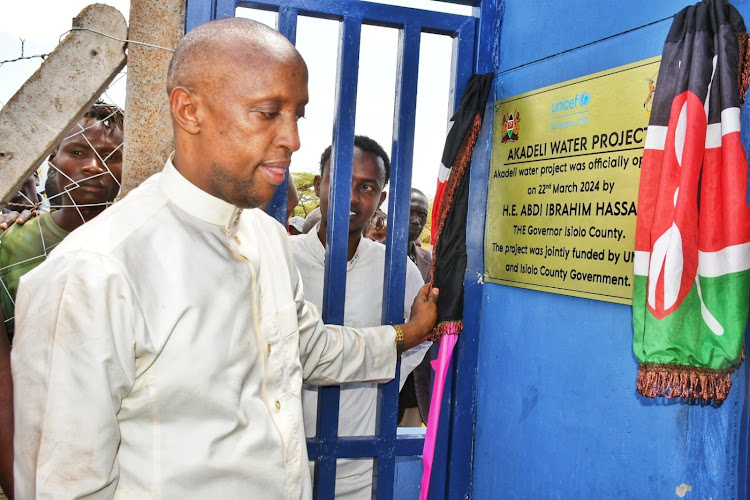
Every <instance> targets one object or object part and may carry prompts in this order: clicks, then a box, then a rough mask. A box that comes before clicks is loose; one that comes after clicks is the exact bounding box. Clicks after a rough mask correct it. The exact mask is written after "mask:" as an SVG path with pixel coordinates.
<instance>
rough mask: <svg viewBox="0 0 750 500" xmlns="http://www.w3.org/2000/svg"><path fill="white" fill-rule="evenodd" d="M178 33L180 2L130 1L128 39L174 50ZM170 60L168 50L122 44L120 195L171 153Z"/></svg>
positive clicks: (182, 27) (181, 20) (180, 30)
mask: <svg viewBox="0 0 750 500" xmlns="http://www.w3.org/2000/svg"><path fill="white" fill-rule="evenodd" d="M184 34H185V0H131V2H130V35H129V37H130V40H136V41H140V42H147V43H150V44H153V45H158V46H160V47H167V48H170V49H174V47H176V46H177V42H179V40H180V38H182V36H183V35H184ZM171 59H172V52H171V51H169V50H164V49H160V48H154V47H148V46H144V45H139V44H135V43H131V44H129V45H128V82H127V96H126V98H125V146H124V151H123V155H124V156H123V167H122V192H121V195H124V194H125V193H127V192H128V191H130V190H131V189H133V188H134V187H136V186H138V185H139V184H140V183H141V182H143V181H144V180H146V179H147V178H148V177H150V176H151V175H153V174H155V173H157V172H159V171H161V169H162V167H163V166H164V161H165V160H166V159H167V156H168V155H169V153H171V152H172V150H173V149H174V140H173V138H172V121H171V118H170V115H169V100H168V96H167V91H166V86H167V69H168V67H169V61H170V60H171Z"/></svg>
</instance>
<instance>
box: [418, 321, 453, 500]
mask: <svg viewBox="0 0 750 500" xmlns="http://www.w3.org/2000/svg"><path fill="white" fill-rule="evenodd" d="M456 342H458V335H443V336H442V337H441V339H440V350H439V351H438V357H437V359H436V360H434V361H432V362H431V363H430V364H431V365H432V369H433V370H435V383H434V385H433V386H432V399H431V400H430V416H429V417H428V419H427V433H426V435H425V438H424V451H423V452H422V465H423V471H422V486H421V488H420V492H419V500H426V499H427V495H428V494H429V490H430V475H431V474H432V461H433V458H434V456H435V438H436V437H437V430H438V424H439V423H440V406H441V404H442V402H443V392H444V390H445V377H446V376H447V375H448V366H449V365H450V362H451V357H452V356H453V348H454V347H455V345H456Z"/></svg>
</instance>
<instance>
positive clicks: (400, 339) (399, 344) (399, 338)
mask: <svg viewBox="0 0 750 500" xmlns="http://www.w3.org/2000/svg"><path fill="white" fill-rule="evenodd" d="M392 326H393V329H394V330H396V356H398V359H401V354H402V353H403V352H404V331H403V330H402V329H401V326H400V325H392Z"/></svg>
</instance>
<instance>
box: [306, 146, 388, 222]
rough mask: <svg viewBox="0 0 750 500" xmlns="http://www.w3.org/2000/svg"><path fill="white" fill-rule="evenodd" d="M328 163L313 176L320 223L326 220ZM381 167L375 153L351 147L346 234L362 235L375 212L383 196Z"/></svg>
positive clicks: (328, 180) (383, 177) (382, 170)
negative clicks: (350, 181) (351, 162)
mask: <svg viewBox="0 0 750 500" xmlns="http://www.w3.org/2000/svg"><path fill="white" fill-rule="evenodd" d="M330 167H331V163H330V160H329V161H328V162H327V163H326V165H325V169H324V170H323V176H322V177H321V176H319V175H317V176H315V182H314V185H315V194H316V195H317V196H318V197H319V198H320V213H321V216H322V220H324V221H326V220H328V191H329V188H330V180H331V175H330V170H331V169H330ZM383 187H385V166H384V164H383V160H382V158H380V157H379V156H378V155H376V154H375V153H370V152H368V151H362V150H361V149H359V148H358V147H356V146H355V147H354V155H353V164H352V195H351V201H350V204H349V234H355V233H356V234H357V235H358V236H360V235H361V234H362V229H364V227H365V226H366V225H367V223H368V222H369V221H370V218H371V217H372V214H374V213H375V210H377V209H378V207H379V206H380V204H381V203H383V200H385V196H386V194H385V193H384V192H383Z"/></svg>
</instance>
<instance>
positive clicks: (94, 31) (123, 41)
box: [0, 28, 174, 66]
mask: <svg viewBox="0 0 750 500" xmlns="http://www.w3.org/2000/svg"><path fill="white" fill-rule="evenodd" d="M72 31H88V32H90V33H95V34H97V35H101V36H103V37H106V38H110V39H112V40H116V41H118V42H122V43H127V44H133V45H142V46H144V47H150V48H153V49H162V50H166V51H169V52H174V49H171V48H169V47H162V46H161V45H156V44H153V43H148V42H141V41H139V40H130V39H127V38H125V39H123V38H117V37H115V36H112V35H108V34H107V33H102V32H100V31H96V30H92V29H91V28H71V29H69V30H68V31H65V32H63V33H62V34H61V35H60V39H59V40H60V41H62V38H63V37H64V36H65V35H67V34H68V33H70V32H72ZM19 40H20V41H21V55H20V56H18V57H15V58H13V59H6V60H4V61H0V66H2V65H3V64H5V63H12V62H18V61H24V60H27V59H36V58H40V59H42V60H45V59H46V58H47V57H48V56H49V55H50V54H51V52H47V53H46V54H34V55H33V56H27V55H25V54H24V44H25V43H26V40H24V39H23V38H19ZM58 43H59V42H58Z"/></svg>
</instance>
